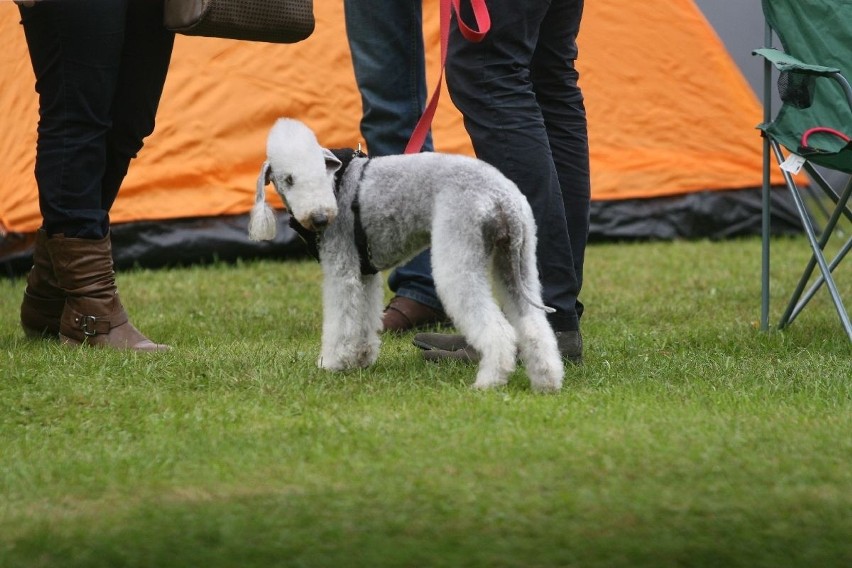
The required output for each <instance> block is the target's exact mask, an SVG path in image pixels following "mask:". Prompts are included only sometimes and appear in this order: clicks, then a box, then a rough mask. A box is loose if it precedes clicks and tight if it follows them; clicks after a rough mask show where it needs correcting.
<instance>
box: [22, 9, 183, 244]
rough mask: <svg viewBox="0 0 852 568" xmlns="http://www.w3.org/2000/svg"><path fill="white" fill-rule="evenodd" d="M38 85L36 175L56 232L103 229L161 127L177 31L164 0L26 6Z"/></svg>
mask: <svg viewBox="0 0 852 568" xmlns="http://www.w3.org/2000/svg"><path fill="white" fill-rule="evenodd" d="M20 11H21V19H22V23H23V25H24V32H25V35H26V38H27V45H28V46H29V52H30V59H31V60H32V65H33V70H34V71H35V77H36V91H37V92H38V95H39V123H38V143H37V148H36V166H35V177H36V182H37V183H38V192H39V206H40V208H41V214H42V217H43V219H44V223H43V226H44V228H45V229H46V230H47V232H48V234H49V235H52V234H56V233H64V234H65V235H66V236H69V237H79V238H94V239H98V238H103V237H104V236H106V234H107V232H108V231H109V211H110V208H111V207H112V205H113V203H114V201H115V198H116V196H117V195H118V190H119V188H120V186H121V183H122V181H123V180H124V177H125V175H126V174H127V168H128V166H129V164H130V160H131V159H133V158H134V157H136V154H137V153H138V152H139V150H140V149H141V148H142V141H143V140H144V138H145V137H146V136H148V135H149V134H151V132H153V130H154V117H155V115H156V112H157V107H158V105H159V102H160V95H161V94H162V91H163V84H164V82H165V79H166V72H167V70H168V66H169V60H170V58H171V52H172V44H173V42H174V34H172V33H171V32H169V31H167V30H166V29H165V28H164V27H163V7H162V2H161V1H156V0H73V1H70V0H69V1H66V0H63V1H58V2H36V4H35V5H34V6H32V7H29V8H25V7H21V8H20Z"/></svg>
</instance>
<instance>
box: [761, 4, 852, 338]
mask: <svg viewBox="0 0 852 568" xmlns="http://www.w3.org/2000/svg"><path fill="white" fill-rule="evenodd" d="M762 5H763V13H764V16H765V18H766V23H767V26H768V28H767V33H766V40H767V45H766V46H764V47H763V48H761V49H756V50H755V51H754V53H755V54H756V55H760V56H761V57H763V58H764V59H765V60H766V62H767V64H766V65H765V66H764V68H765V70H766V73H767V78H770V77H771V76H772V69H773V68H774V69H775V70H776V74H777V75H778V78H779V81H778V87H779V92H780V94H781V99H782V103H783V104H782V105H781V108H780V110H779V111H778V114H777V115H776V116H775V117H774V118H773V117H770V115H769V113H768V112H767V113H766V114H765V117H764V122H763V123H762V124H760V125H758V128H760V130H761V131H762V132H763V133H764V182H763V187H764V231H763V241H764V255H763V256H764V259H763V281H762V303H763V305H762V314H761V315H762V318H761V327H762V328H764V329H765V328H767V327H768V325H767V320H768V310H769V231H768V225H769V223H768V217H767V215H768V212H767V211H768V205H769V200H770V194H771V192H770V187H769V179H768V178H769V162H770V160H771V158H772V157H773V156H774V158H775V160H776V161H777V163H778V164H779V165H781V164H782V163H783V162H784V161H785V159H786V158H785V156H784V153H783V151H782V148H781V147H782V146H783V147H784V148H786V149H787V151H788V152H792V153H794V154H797V155H799V156H800V157H801V158H804V159H805V163H804V169H805V171H806V172H807V173H808V174H809V175H810V176H811V178H812V179H813V180H814V183H815V185H816V187H817V188H819V189H821V190H822V191H823V193H824V196H825V197H827V201H829V202H830V203H831V206H832V207H833V208H832V209H831V210H828V209H826V212H827V221H826V223H825V226H824V227H823V228H822V229H821V230H818V229H817V228H816V226H815V223H814V219H813V215H812V214H811V212H810V210H809V209H808V207H807V203H806V200H805V199H803V197H802V194H801V192H800V189H799V188H798V187H797V185H796V183H795V180H794V177H793V176H792V175H791V174H790V173H789V172H786V171H784V172H783V173H784V176H785V181H786V184H787V186H788V189H789V190H790V192H791V194H792V197H793V199H794V201H795V202H796V206H797V210H798V212H799V216H800V218H801V220H802V224H803V226H804V229H805V233H806V234H807V237H808V240H809V242H810V245H811V249H812V251H813V256H812V258H811V261H810V262H809V263H808V265H807V266H806V267H805V270H804V273H803V274H802V277H801V279H800V281H799V285H798V286H797V287H796V290H795V291H794V292H793V295H792V297H791V299H790V303H789V305H788V307H787V309H786V310H785V312H784V315H783V316H782V317H781V321H780V322H779V327H785V326H786V325H789V324H790V323H791V322H792V321H793V319H794V318H795V317H796V316H797V315H798V314H799V313H800V312H801V311H802V309H803V308H804V307H805V305H807V303H808V302H809V300H810V299H811V298H812V297H813V295H814V294H815V293H816V292H817V291H818V290H819V289H820V288H821V287H822V286H823V285H825V287H826V288H828V291H829V294H830V295H831V299H832V302H833V303H834V306H835V308H836V310H837V313H838V316H839V317H840V321H841V325H842V326H843V328H844V331H845V332H846V335H847V336H848V337H849V340H850V342H852V323H850V320H849V315H848V313H847V311H846V308H845V306H844V305H843V301H842V299H841V297H840V292H839V289H838V286H837V284H836V282H835V279H834V274H835V273H836V271H837V269H838V266H840V264H841V262H842V260H843V259H844V258H845V257H846V254H847V253H848V252H849V250H850V249H852V238H849V239H848V240H847V241H846V242H845V244H843V245H841V246H840V247H839V250H837V251H836V252H835V253H834V256H833V257H832V258H831V259H829V258H827V257H826V255H825V252H824V251H825V250H827V245H828V243H829V241H830V240H831V239H832V237H833V236H836V235H837V231H836V229H837V227H838V226H839V225H838V223H842V222H843V220H844V219H845V220H846V221H852V211H850V208H849V201H850V194H852V181H849V182H848V183H846V185H845V188H844V189H841V190H839V191H838V190H837V189H835V188H833V187H831V185H830V184H829V183H828V182H827V181H826V179H825V177H824V176H823V175H822V174H821V173H820V169H819V168H828V169H830V170H837V171H840V172H844V173H846V174H852V142H850V139H852V87H850V85H849V82H848V79H847V78H849V77H852V0H762ZM772 32H774V34H775V35H776V36H777V37H778V39H779V40H780V43H781V47H782V48H783V51H782V50H778V49H775V48H773V47H772V45H771V44H772V37H773V35H772ZM765 85H766V89H765V92H764V105H765V109H767V111H768V109H769V108H770V106H769V105H770V104H771V92H770V91H769V90H768V87H769V85H770V82H769V81H768V80H767V81H766V82H765ZM805 142H806V144H805ZM815 166H817V167H815ZM782 170H784V168H783V167H782ZM820 204H822V201H820ZM847 232H848V231H847ZM816 268H818V269H819V274H818V277H817V278H816V280H815V282H813V283H812V284H811V287H810V289H808V290H807V291H805V288H806V287H807V285H808V282H809V280H810V279H811V275H812V274H813V272H814V270H815V269H816Z"/></svg>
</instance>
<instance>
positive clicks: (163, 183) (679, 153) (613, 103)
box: [0, 0, 783, 258]
mask: <svg viewBox="0 0 852 568" xmlns="http://www.w3.org/2000/svg"><path fill="white" fill-rule="evenodd" d="M314 7H315V12H316V20H317V25H316V31H315V32H314V34H313V35H312V36H311V37H310V38H308V39H307V40H305V41H303V42H301V43H298V44H292V45H273V44H265V43H253V42H240V41H233V40H224V39H214V38H203V37H186V36H179V37H178V38H177V40H176V44H175V51H174V56H173V60H172V65H171V69H170V72H169V77H168V79H167V81H166V87H165V91H164V93H163V98H162V103H161V107H160V112H159V114H158V119H157V128H156V130H155V132H154V134H153V135H152V136H150V137H149V138H148V139H147V141H146V144H145V147H144V148H143V149H142V151H141V152H140V155H139V157H138V158H137V159H136V160H134V162H133V163H132V164H131V167H130V172H129V174H128V176H127V179H126V181H125V184H124V186H123V188H122V191H121V194H120V195H119V198H118V200H117V202H116V204H115V206H114V208H113V210H112V212H111V219H112V222H113V224H114V225H118V224H123V223H140V222H145V223H147V222H153V221H168V220H176V219H193V218H209V219H215V218H218V217H224V216H240V215H245V214H246V213H247V212H248V211H249V210H250V209H251V206H252V203H253V194H254V187H255V181H256V177H257V174H258V171H259V168H260V165H261V163H262V162H263V159H264V154H265V140H266V135H267V133H268V130H269V128H270V127H271V125H272V124H273V122H274V121H275V119H276V118H278V117H281V116H290V117H295V118H299V119H300V120H302V121H304V122H305V123H306V124H308V126H310V127H311V128H312V129H314V130H315V132H316V133H317V136H318V138H319V140H320V141H321V143H322V144H323V145H325V146H327V147H353V146H356V145H357V144H358V143H359V142H361V138H360V134H359V130H358V122H359V118H360V115H361V109H360V96H359V94H358V91H357V88H356V86H355V81H354V77H353V72H352V65H351V60H350V56H349V51H348V45H347V42H346V37H345V29H344V23H343V8H342V3H340V2H315V3H314ZM585 10H586V12H585V15H584V22H583V29H582V31H581V34H580V37H579V48H580V56H579V59H578V61H577V67H578V69H579V70H580V73H581V79H580V80H581V85H582V87H583V88H584V91H585V94H586V107H587V111H588V116H589V137H590V146H591V161H592V188H593V189H592V199H593V201H594V202H596V203H604V202H609V201H622V200H628V201H629V200H642V199H650V198H658V197H674V196H688V195H690V194H692V193H694V192H699V191H700V192H715V191H727V190H739V189H743V188H755V187H759V186H760V183H761V181H760V180H761V157H760V149H761V143H760V138H759V132H758V131H757V130H756V129H755V126H756V125H757V123H758V122H759V121H760V119H761V114H762V113H761V108H760V104H759V102H758V101H757V98H756V97H755V95H754V94H753V92H752V91H751V89H750V87H749V86H748V84H747V83H746V81H745V79H744V78H743V76H742V75H741V73H740V72H739V70H738V68H737V67H736V65H735V64H734V62H733V60H732V59H731V58H730V56H729V55H728V54H727V52H726V51H725V48H724V46H723V44H722V43H721V41H720V40H719V39H718V37H717V36H716V34H715V32H714V31H713V29H712V27H711V26H710V25H709V24H708V23H707V21H706V20H705V19H704V17H703V16H702V14H701V12H700V10H699V9H698V8H697V7H696V6H695V4H694V3H693V2H692V0H672V1H670V2H666V3H660V4H655V6H654V7H653V9H648V8H647V5H646V4H643V3H637V2H631V1H630V0H613V1H611V2H593V3H588V4H587V5H586V9H585ZM18 20H19V16H18V13H17V10H16V9H15V8H13V4H6V5H0V46H2V50H0V65H2V67H3V74H4V77H5V81H4V89H3V91H2V92H0V112H2V114H3V116H4V117H5V118H4V127H5V128H4V131H5V132H4V136H3V137H0V168H2V171H3V174H4V175H3V180H2V182H1V183H2V185H0V197H2V199H0V203H2V205H0V238H2V235H3V234H5V233H9V234H18V233H20V234H30V233H32V232H34V231H35V230H36V229H37V228H38V226H39V223H40V216H39V213H38V205H37V192H36V188H35V182H34V179H33V167H34V166H33V161H34V149H35V130H36V123H37V107H36V103H37V101H36V95H35V92H34V80H33V75H32V69H31V67H30V64H29V59H28V56H27V52H26V46H25V42H24V38H23V30H22V29H21V26H20V25H19V22H18ZM424 29H425V30H426V38H427V44H428V45H429V46H431V49H430V51H429V53H428V68H429V80H430V84H432V85H434V84H436V83H437V79H438V72H439V61H438V60H439V53H438V45H439V37H438V34H439V32H438V2H437V0H425V1H424ZM433 132H434V138H435V145H436V149H437V150H438V151H444V152H455V153H464V154H472V150H471V146H470V142H469V140H468V137H467V134H466V132H465V130H464V127H463V124H462V119H461V116H460V115H459V113H458V112H457V111H456V109H455V108H454V107H453V106H452V103H451V102H450V98H449V96H448V95H447V93H446V92H444V93H443V94H442V96H441V101H440V104H439V108H438V112H437V116H436V118H435V121H434V123H433ZM367 150H368V151H369V148H367ZM782 182H783V180H782V179H781V178H780V177H779V178H778V179H777V180H773V183H777V184H781V183H782ZM268 199H269V201H270V203H272V204H273V205H275V206H276V207H279V208H280V207H281V203H280V201H278V200H277V197H275V196H274V194H273V192H272V191H271V189H270V190H269V191H268ZM2 249H3V244H2V242H0V253H2ZM2 256H3V255H2V254H0V258H2Z"/></svg>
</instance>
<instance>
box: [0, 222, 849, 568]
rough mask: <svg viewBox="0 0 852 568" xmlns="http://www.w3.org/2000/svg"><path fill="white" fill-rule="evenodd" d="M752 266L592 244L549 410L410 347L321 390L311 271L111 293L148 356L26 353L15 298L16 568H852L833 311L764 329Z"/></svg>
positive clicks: (211, 272) (2, 544)
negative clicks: (577, 330)
mask: <svg viewBox="0 0 852 568" xmlns="http://www.w3.org/2000/svg"><path fill="white" fill-rule="evenodd" d="M774 247H775V248H774V250H775V251H776V252H778V253H783V256H779V257H776V258H784V259H785V260H784V261H783V262H782V261H778V260H776V261H775V262H774V264H773V284H774V288H773V294H774V296H773V302H774V303H773V317H777V315H778V314H779V313H780V309H781V301H782V296H783V293H782V287H783V288H789V287H790V286H792V285H793V284H794V283H795V278H796V276H795V274H794V271H795V268H796V267H798V266H799V265H800V264H801V265H803V264H804V262H805V261H806V259H807V249H806V244H805V243H804V240H802V239H792V240H790V239H783V240H779V241H776V242H775V243H774ZM759 257H760V243H759V241H757V240H753V239H749V240H737V241H728V242H722V243H711V242H673V243H644V244H606V245H602V244H599V245H593V246H591V247H590V248H589V251H588V260H587V271H586V284H585V289H584V293H583V299H584V301H585V303H586V305H587V312H586V316H585V317H584V328H583V331H584V338H585V340H586V364H585V366H584V367H582V368H569V369H568V370H567V372H566V380H565V386H564V389H563V391H562V392H561V393H559V394H556V395H540V394H534V393H532V392H531V391H530V389H529V385H528V383H527V381H526V377H525V375H524V374H523V371H522V370H520V371H519V372H518V373H516V374H515V375H514V376H513V377H512V380H511V381H510V384H509V385H508V386H507V387H505V388H503V389H500V390H497V391H492V392H484V393H483V392H477V391H473V390H472V389H470V388H469V385H470V384H471V383H472V382H473V375H474V372H475V369H474V368H472V367H468V366H464V365H462V364H457V363H448V364H446V365H434V364H427V363H426V362H424V361H422V360H421V359H420V358H419V356H418V354H417V349H416V348H414V347H413V346H411V344H410V339H411V335H405V336H402V337H389V338H386V339H385V342H384V346H383V351H382V354H381V356H380V358H379V361H378V363H377V364H376V365H375V366H374V367H373V368H371V369H368V370H364V371H353V372H349V373H345V374H330V373H326V372H324V371H320V370H318V369H317V368H316V366H315V360H316V357H317V354H318V349H319V334H320V323H319V322H320V294H319V284H320V280H321V276H320V273H319V269H318V266H317V265H316V264H314V263H312V262H310V261H293V262H245V263H238V264H237V265H221V264H220V265H213V266H207V267H190V268H185V269H174V270H167V271H147V270H135V271H129V272H123V273H120V274H119V287H120V289H121V293H122V299H123V301H124V303H125V305H126V306H127V307H128V309H129V311H130V313H131V316H132V319H133V321H134V323H135V324H136V325H137V326H138V327H139V328H140V329H142V330H143V331H145V332H146V333H147V334H148V335H149V336H151V337H152V338H153V339H155V340H159V341H164V342H168V343H170V344H172V345H173V346H174V349H173V350H172V351H171V352H169V353H166V354H157V355H153V356H151V355H136V354H132V353H120V352H109V351H105V350H93V349H79V350H74V349H68V348H63V347H61V346H60V345H58V344H57V343H55V342H43V341H27V340H25V339H24V338H23V334H22V333H21V332H20V330H19V327H18V319H17V313H18V306H19V302H20V297H21V292H22V290H23V285H24V282H23V280H22V279H18V280H15V281H9V280H6V281H2V282H0V308H2V310H0V312H2V313H3V314H4V317H3V318H2V321H0V377H2V380H0V566H3V567H4V568H5V567H19V566H20V567H28V568H29V567H63V568H65V567H124V566H126V567H137V566H150V567H171V566H179V567H183V566H186V567H194V566H202V567H205V568H216V567H226V566H228V567H230V566H239V567H254V566H257V567H269V566H288V567H289V566H294V567H299V566H305V567H315V566H320V567H326V566H328V567H337V566H340V567H349V566H353V567H361V566H364V567H385V566H400V567H402V566H404V567H417V566H447V567H459V566H473V567H478V566H483V567H517V566H524V567H555V566H578V567H618V566H630V567H633V566H648V567H669V566H672V567H684V566H713V567H717V566H724V567H732V566H734V567H736V566H742V567H749V568H753V567H763V566H766V567H770V566H771V567H778V566H802V567H835V566H836V567H841V566H850V565H852V544H850V541H852V539H850V535H852V348H850V346H849V343H848V341H847V339H846V338H845V336H844V335H843V333H842V330H841V328H840V325H839V323H838V320H837V316H836V313H835V312H834V310H833V308H832V307H831V305H830V303H829V302H828V300H827V299H826V298H825V294H824V292H821V293H820V294H819V295H818V297H817V298H816V299H815V300H814V301H815V305H813V306H811V307H809V308H808V310H806V311H805V312H804V313H803V314H802V315H801V316H800V317H799V319H798V320H797V321H796V322H795V323H794V324H793V325H792V326H791V327H790V328H788V329H787V330H785V331H784V332H771V333H763V332H760V331H759V330H758V329H757V323H756V322H757V319H758V317H759V299H760V290H759V262H760V261H759ZM844 274H845V275H846V276H848V270H847V271H846V272H845V273H844V272H842V271H841V272H840V273H839V274H838V278H839V280H840V282H841V287H842V288H844V290H845V292H846V293H847V296H849V294H850V292H852V289H850V286H849V279H848V278H845V276H844Z"/></svg>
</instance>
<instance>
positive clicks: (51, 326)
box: [21, 229, 65, 338]
mask: <svg viewBox="0 0 852 568" xmlns="http://www.w3.org/2000/svg"><path fill="white" fill-rule="evenodd" d="M64 308H65V292H63V291H62V289H61V288H60V287H59V283H58V282H57V281H56V275H55V274H54V273H53V264H52V263H51V262H50V255H49V254H48V252H47V232H46V231H45V230H44V229H39V230H38V231H37V232H36V241H35V250H34V251H33V267H32V269H31V270H30V273H29V274H28V275H27V288H26V290H24V301H23V302H21V327H23V328H24V333H26V334H27V336H29V337H54V338H56V337H58V336H59V318H60V317H62V310H63V309H64Z"/></svg>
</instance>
